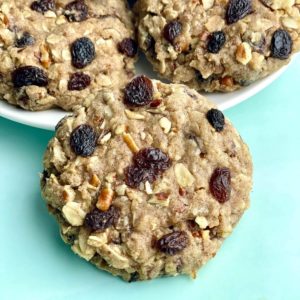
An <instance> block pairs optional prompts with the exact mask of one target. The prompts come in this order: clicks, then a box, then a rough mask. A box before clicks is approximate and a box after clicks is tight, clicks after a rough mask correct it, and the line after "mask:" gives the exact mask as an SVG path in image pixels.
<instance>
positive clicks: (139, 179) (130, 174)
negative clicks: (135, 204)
mask: <svg viewBox="0 0 300 300" xmlns="http://www.w3.org/2000/svg"><path fill="white" fill-rule="evenodd" d="M124 174H125V183H126V185H127V186H129V187H131V188H135V189H137V188H138V187H139V186H140V184H141V183H144V182H146V181H148V182H149V183H153V182H154V181H155V180H156V174H154V171H153V170H151V169H149V170H148V169H143V168H140V167H138V166H136V165H132V166H129V167H127V168H126V169H125V171H124Z"/></svg>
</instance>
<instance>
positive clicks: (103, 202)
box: [96, 185, 114, 211]
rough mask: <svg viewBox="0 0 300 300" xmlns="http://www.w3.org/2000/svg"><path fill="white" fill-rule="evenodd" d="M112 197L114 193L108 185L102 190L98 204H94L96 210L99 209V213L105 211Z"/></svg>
mask: <svg viewBox="0 0 300 300" xmlns="http://www.w3.org/2000/svg"><path fill="white" fill-rule="evenodd" d="M113 197H114V191H113V190H112V188H111V187H110V185H108V186H107V187H105V188H103V189H102V191H101V193H100V195H99V197H98V202H97V204H96V206H97V208H98V209H100V210H101V211H107V210H108V209H109V208H110V206H111V203H112V200H113Z"/></svg>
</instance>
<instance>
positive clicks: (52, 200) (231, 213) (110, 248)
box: [41, 76, 252, 281]
mask: <svg viewBox="0 0 300 300" xmlns="http://www.w3.org/2000/svg"><path fill="white" fill-rule="evenodd" d="M99 97H101V99H99V100H101V101H95V102H94V103H93V105H92V106H90V107H89V108H83V107H79V108H78V109H76V111H75V114H74V115H73V116H70V117H67V118H65V119H63V120H62V121H61V122H60V123H59V124H58V126H57V129H56V134H55V137H54V138H53V139H52V140H51V141H50V143H49V145H48V148H47V151H46V153H45V157H44V168H45V170H44V172H43V176H42V180H41V188H42V194H43V197H44V199H45V200H46V202H47V204H48V208H49V211H50V212H51V213H52V214H54V215H55V216H56V218H57V220H58V223H59V225H60V228H61V235H62V238H63V239H64V241H65V242H66V243H68V244H70V245H71V248H72V250H73V251H74V252H75V253H77V254H79V255H80V256H81V257H83V258H85V259H86V260H88V261H90V262H91V263H93V264H95V265H96V266H97V267H99V268H100V269H104V270H107V271H109V272H111V273H112V274H114V275H119V276H122V277H123V278H124V279H125V280H128V281H133V280H147V279H152V278H155V277H158V276H164V275H167V276H171V275H177V274H189V275H190V276H192V277H195V276H196V272H197V270H198V268H200V267H201V266H202V265H203V264H205V263H206V262H207V261H208V260H209V259H210V258H212V257H213V256H215V254H216V252H217V251H218V249H219V247H220V246H221V244H222V242H223V241H224V239H225V238H226V237H227V236H228V235H229V234H230V233H231V232H232V230H233V227H234V226H235V225H236V224H237V222H238V221H239V219H240V218H241V216H242V214H243V213H244V211H245V210H246V209H247V208H248V206H249V194H250V191H251V187H252V162H251V156H250V154H249V150H248V147H247V146H246V145H245V144H244V142H243V141H242V139H241V137H240V136H239V134H238V133H237V131H236V130H235V129H234V127H233V126H232V124H231V123H230V121H229V120H228V119H226V118H224V115H223V114H222V112H221V111H219V110H217V109H216V108H214V106H213V105H212V104H211V103H209V102H208V101H207V100H206V99H205V98H204V97H202V96H201V95H199V94H198V93H197V92H196V91H194V90H192V89H189V88H187V87H186V86H184V85H179V84H170V85H167V84H163V83H161V82H159V81H155V80H150V79H148V78H147V77H145V76H140V77H136V78H135V79H133V81H131V82H130V83H129V84H128V85H127V86H126V88H125V90H124V93H122V94H121V95H116V94H114V93H111V92H106V93H103V94H102V95H99Z"/></svg>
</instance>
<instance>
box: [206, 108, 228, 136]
mask: <svg viewBox="0 0 300 300" xmlns="http://www.w3.org/2000/svg"><path fill="white" fill-rule="evenodd" d="M206 118H207V120H208V122H209V123H210V125H211V126H212V127H213V128H214V129H215V130H216V131H217V132H221V131H222V130H223V129H224V125H225V117H224V114H223V113H222V112H221V111H220V110H218V109H215V108H212V109H210V110H209V111H208V112H207V114H206Z"/></svg>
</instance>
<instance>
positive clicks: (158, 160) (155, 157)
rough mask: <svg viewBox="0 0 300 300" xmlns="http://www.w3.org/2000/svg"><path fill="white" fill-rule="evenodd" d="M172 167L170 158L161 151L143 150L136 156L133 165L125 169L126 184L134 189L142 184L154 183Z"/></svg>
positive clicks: (153, 149) (156, 149) (151, 148)
mask: <svg viewBox="0 0 300 300" xmlns="http://www.w3.org/2000/svg"><path fill="white" fill-rule="evenodd" d="M170 166H171V160H170V158H169V157H168V155H167V154H165V153H164V152H162V151H161V150H160V149H158V148H153V147H150V148H145V149H142V150H140V151H139V152H138V153H136V154H135V155H134V157H133V165H131V166H129V167H128V168H126V169H125V183H126V184H127V185H128V186H129V187H132V188H138V187H139V185H140V184H141V183H142V182H146V181H148V182H150V183H152V182H154V181H155V180H156V177H157V176H158V175H160V174H162V173H163V172H164V171H165V170H167V169H168V168H169V167H170Z"/></svg>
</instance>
